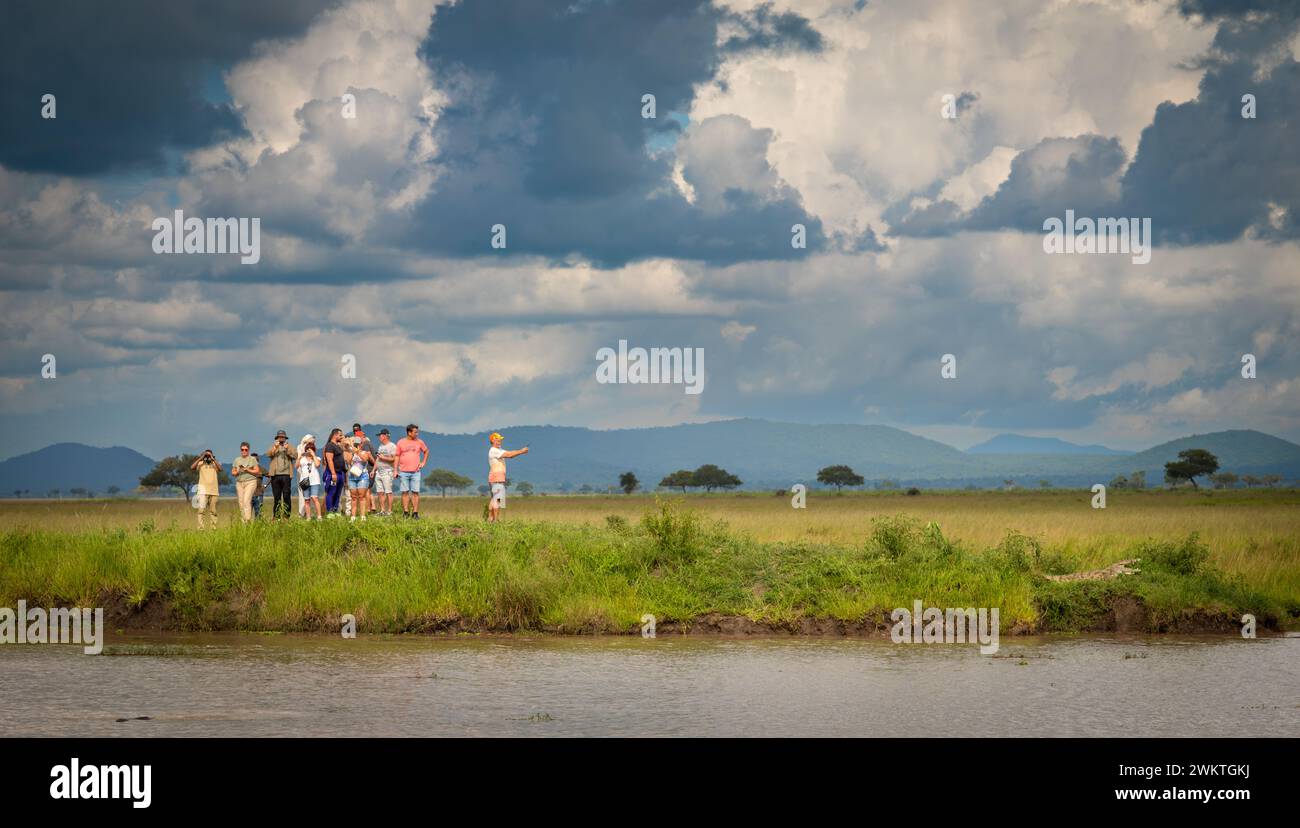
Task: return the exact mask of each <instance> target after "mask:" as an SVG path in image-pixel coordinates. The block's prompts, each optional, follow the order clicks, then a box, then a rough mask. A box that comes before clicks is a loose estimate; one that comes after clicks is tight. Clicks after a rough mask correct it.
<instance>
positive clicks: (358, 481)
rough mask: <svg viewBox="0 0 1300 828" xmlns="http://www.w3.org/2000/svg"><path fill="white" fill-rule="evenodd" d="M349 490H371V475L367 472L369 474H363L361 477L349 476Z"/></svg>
mask: <svg viewBox="0 0 1300 828" xmlns="http://www.w3.org/2000/svg"><path fill="white" fill-rule="evenodd" d="M348 488H349V489H369V488H370V474H369V473H368V472H367V473H365V474H362V475H361V476H360V477H353V476H352V475H350V474H349V475H348Z"/></svg>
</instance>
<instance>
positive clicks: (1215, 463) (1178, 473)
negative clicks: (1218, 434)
mask: <svg viewBox="0 0 1300 828" xmlns="http://www.w3.org/2000/svg"><path fill="white" fill-rule="evenodd" d="M1218 470H1219V458H1217V457H1215V456H1214V455H1213V454H1211V453H1210V452H1208V451H1206V450H1205V449H1183V450H1182V451H1180V452H1178V459H1177V460H1173V461H1171V462H1168V463H1165V480H1166V481H1168V482H1169V483H1171V484H1173V485H1175V486H1176V485H1178V481H1180V480H1186V481H1187V482H1189V483H1191V484H1192V488H1193V489H1199V488H1201V487H1200V486H1198V485H1196V478H1198V477H1201V476H1202V475H1210V474H1214V473H1215V472H1216V471H1218Z"/></svg>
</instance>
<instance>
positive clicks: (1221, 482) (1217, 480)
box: [1210, 471, 1238, 489]
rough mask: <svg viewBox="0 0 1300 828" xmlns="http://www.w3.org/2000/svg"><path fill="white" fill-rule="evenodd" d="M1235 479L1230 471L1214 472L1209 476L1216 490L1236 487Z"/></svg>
mask: <svg viewBox="0 0 1300 828" xmlns="http://www.w3.org/2000/svg"><path fill="white" fill-rule="evenodd" d="M1237 479H1238V478H1237V475H1235V474H1233V473H1232V472H1230V471H1225V472H1216V473H1215V474H1212V475H1210V482H1211V483H1213V484H1214V488H1216V489H1231V488H1232V487H1233V486H1235V485H1237Z"/></svg>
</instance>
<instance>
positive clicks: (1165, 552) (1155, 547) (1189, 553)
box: [1139, 532, 1210, 575]
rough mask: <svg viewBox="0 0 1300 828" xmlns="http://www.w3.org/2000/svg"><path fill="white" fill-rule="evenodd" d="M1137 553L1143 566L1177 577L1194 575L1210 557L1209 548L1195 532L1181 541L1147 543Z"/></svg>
mask: <svg viewBox="0 0 1300 828" xmlns="http://www.w3.org/2000/svg"><path fill="white" fill-rule="evenodd" d="M1139 552H1140V557H1141V559H1142V563H1143V564H1144V565H1146V566H1150V567H1155V568H1157V569H1164V570H1168V571H1169V572H1173V573H1175V574H1177V575H1196V574H1197V573H1199V572H1200V571H1201V570H1202V569H1203V568H1204V566H1205V562H1206V560H1208V559H1209V557H1210V547H1208V546H1206V545H1205V544H1203V543H1201V538H1200V535H1198V534H1197V533H1196V532H1193V533H1191V534H1190V535H1188V536H1187V537H1186V538H1184V539H1183V540H1181V541H1147V542H1145V543H1143V544H1142V546H1141V548H1140V550H1139Z"/></svg>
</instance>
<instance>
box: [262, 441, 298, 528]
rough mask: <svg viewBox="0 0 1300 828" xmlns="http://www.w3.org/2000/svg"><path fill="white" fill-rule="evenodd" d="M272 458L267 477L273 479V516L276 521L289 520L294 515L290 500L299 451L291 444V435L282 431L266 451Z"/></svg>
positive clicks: (268, 464) (267, 469)
mask: <svg viewBox="0 0 1300 828" xmlns="http://www.w3.org/2000/svg"><path fill="white" fill-rule="evenodd" d="M266 456H267V457H268V458H270V460H269V461H268V463H267V467H266V475H267V476H268V477H270V478H271V504H272V506H271V514H272V515H273V516H274V517H275V519H276V520H288V519H289V515H290V514H291V513H292V511H293V510H292V509H291V508H290V504H289V498H290V493H291V492H292V491H293V469H294V466H295V465H296V464H297V461H298V450H297V449H296V448H294V447H293V446H292V445H290V443H289V435H288V434H285V433H284V429H280V430H279V431H277V432H276V433H275V442H274V443H272V444H271V447H270V448H269V449H267V450H266Z"/></svg>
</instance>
